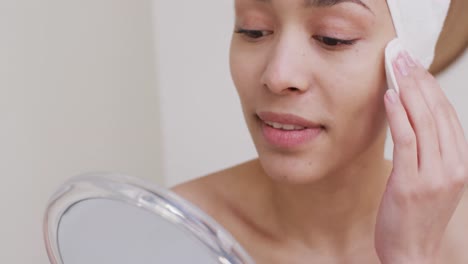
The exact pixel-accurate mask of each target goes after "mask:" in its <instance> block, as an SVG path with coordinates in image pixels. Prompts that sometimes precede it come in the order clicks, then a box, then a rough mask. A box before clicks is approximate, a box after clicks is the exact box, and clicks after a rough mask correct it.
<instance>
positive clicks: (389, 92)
mask: <svg viewBox="0 0 468 264" xmlns="http://www.w3.org/2000/svg"><path fill="white" fill-rule="evenodd" d="M385 95H386V97H387V99H388V101H389V102H390V103H393V104H394V103H396V101H397V96H398V95H397V93H396V92H395V90H393V89H388V90H387V92H386V93H385Z"/></svg>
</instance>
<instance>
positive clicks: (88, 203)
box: [44, 174, 254, 264]
mask: <svg viewBox="0 0 468 264" xmlns="http://www.w3.org/2000/svg"><path fill="white" fill-rule="evenodd" d="M44 238H45V243H46V248H47V253H48V255H49V259H50V262H51V263H52V264H83V263H86V264H105V263H112V264H128V263H142V264H143V263H148V264H149V263H151V264H157V263H176V264H179V263H200V264H218V263H220V264H228V263H229V264H253V263H254V262H253V260H252V259H251V258H250V256H248V254H247V253H246V252H245V251H244V249H242V247H241V246H240V245H239V244H238V243H237V242H236V241H235V240H234V238H233V237H232V236H231V235H230V234H229V233H228V232H227V231H226V230H225V229H224V228H222V227H221V225H219V224H217V223H216V222H215V221H214V220H213V219H212V218H210V217H209V216H207V215H206V214H205V213H203V212H202V211H201V210H200V209H198V208H196V207H195V206H193V205H191V204H190V203H188V202H187V201H185V200H183V199H182V198H180V197H178V196H177V195H175V194H174V193H172V192H170V191H169V190H165V189H162V188H158V187H157V186H154V185H152V184H150V183H148V182H145V181H143V180H140V179H135V178H130V177H127V176H123V175H116V174H88V175H82V176H79V177H76V178H73V179H72V180H70V181H68V182H66V183H65V184H64V185H63V186H62V187H61V188H60V189H59V190H58V191H57V193H56V194H55V195H54V196H53V197H52V198H51V201H50V202H49V205H48V208H47V212H46V215H45V219H44Z"/></svg>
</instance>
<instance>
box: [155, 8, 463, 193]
mask: <svg viewBox="0 0 468 264" xmlns="http://www.w3.org/2000/svg"><path fill="white" fill-rule="evenodd" d="M156 2H157V3H156V5H155V10H154V12H155V18H156V20H155V25H156V26H155V30H156V45H157V56H156V57H157V65H158V66H157V67H158V73H159V75H158V87H159V92H160V96H161V97H160V98H161V124H162V135H163V139H164V140H163V153H164V155H163V168H164V173H163V174H164V175H165V177H166V184H167V185H170V186H172V185H174V184H177V183H180V182H184V181H187V180H190V179H193V178H196V177H198V176H202V175H205V174H207V173H210V172H213V171H216V170H220V169H223V168H226V167H229V166H232V165H235V164H237V163H240V162H243V161H246V160H248V159H251V158H253V157H255V156H256V152H255V149H254V146H253V144H252V142H251V140H250V136H249V134H248V131H247V129H246V126H245V124H244V121H243V117H242V114H241V109H240V104H239V101H238V98H237V94H236V92H235V88H234V86H233V84H232V81H231V78H230V73H229V67H228V51H229V41H230V37H231V34H232V31H233V19H234V18H233V17H234V16H233V1H229V0H227V1H226V0H224V1H191V0H178V1H156ZM467 73H468V54H467V53H465V55H464V57H463V58H461V59H460V60H459V61H458V62H457V63H456V64H455V65H453V66H452V67H451V68H450V69H449V70H447V71H446V72H444V73H443V74H442V75H441V76H440V77H439V80H440V82H441V85H442V87H444V89H445V91H446V92H447V95H448V97H449V98H450V100H451V101H452V103H453V104H454V106H455V108H456V109H457V110H458V113H459V115H460V119H461V121H462V124H463V126H464V127H465V128H466V127H468V104H466V98H468V89H467V87H466V84H467V83H468V75H467ZM392 146H393V145H392V142H391V140H389V141H388V144H387V148H386V156H387V157H391V153H392Z"/></svg>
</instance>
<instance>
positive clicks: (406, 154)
mask: <svg viewBox="0 0 468 264" xmlns="http://www.w3.org/2000/svg"><path fill="white" fill-rule="evenodd" d="M384 101H385V109H386V112H387V119H388V124H389V126H390V132H391V134H392V139H393V145H394V147H393V170H394V172H395V173H394V174H393V175H395V176H396V177H398V176H399V175H405V177H412V176H413V175H414V176H413V177H415V178H417V176H416V175H417V173H418V155H417V143H416V136H415V134H414V130H413V128H412V127H411V124H410V121H409V119H408V115H407V114H406V111H405V108H404V107H403V104H402V103H401V100H400V98H399V96H398V94H397V93H396V92H395V91H394V90H393V89H389V90H388V91H387V92H386V93H385V100H384ZM396 180H397V181H398V182H400V183H402V184H404V183H405V182H406V180H405V179H396Z"/></svg>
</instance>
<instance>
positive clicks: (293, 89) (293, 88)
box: [288, 87, 299, 92]
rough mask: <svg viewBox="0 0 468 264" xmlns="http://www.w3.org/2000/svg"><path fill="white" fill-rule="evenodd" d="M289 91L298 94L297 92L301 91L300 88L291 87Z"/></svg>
mask: <svg viewBox="0 0 468 264" xmlns="http://www.w3.org/2000/svg"><path fill="white" fill-rule="evenodd" d="M288 90H289V91H291V92H296V91H299V88H296V87H289V88H288Z"/></svg>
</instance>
